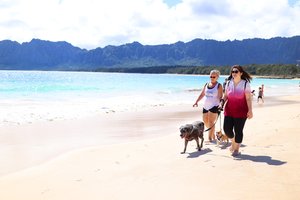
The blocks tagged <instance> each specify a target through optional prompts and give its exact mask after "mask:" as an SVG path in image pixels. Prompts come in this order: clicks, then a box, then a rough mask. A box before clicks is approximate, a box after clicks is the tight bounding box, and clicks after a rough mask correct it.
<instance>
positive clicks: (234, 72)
mask: <svg viewBox="0 0 300 200" xmlns="http://www.w3.org/2000/svg"><path fill="white" fill-rule="evenodd" d="M239 72H240V71H239V70H232V71H231V73H233V74H237V73H239Z"/></svg>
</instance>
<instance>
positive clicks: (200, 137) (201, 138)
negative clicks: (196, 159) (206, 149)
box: [200, 136, 204, 150]
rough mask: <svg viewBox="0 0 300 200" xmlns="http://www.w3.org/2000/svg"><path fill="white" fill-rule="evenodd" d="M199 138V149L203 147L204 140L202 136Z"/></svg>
mask: <svg viewBox="0 0 300 200" xmlns="http://www.w3.org/2000/svg"><path fill="white" fill-rule="evenodd" d="M200 139H201V146H200V150H201V149H202V147H203V141H204V138H203V136H202V137H200Z"/></svg>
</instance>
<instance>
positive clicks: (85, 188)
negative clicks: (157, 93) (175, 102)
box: [0, 95, 300, 200]
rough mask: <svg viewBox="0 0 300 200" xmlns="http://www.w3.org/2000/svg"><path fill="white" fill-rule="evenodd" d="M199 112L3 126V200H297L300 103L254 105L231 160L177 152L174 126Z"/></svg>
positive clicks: (184, 109)
mask: <svg viewBox="0 0 300 200" xmlns="http://www.w3.org/2000/svg"><path fill="white" fill-rule="evenodd" d="M200 108H201V107H200ZM200 108H192V106H191V105H183V106H173V107H163V106H162V107H154V108H153V109H151V110H148V111H141V112H131V113H110V114H106V115H102V116H95V117H92V118H87V119H80V120H79V119H78V120H67V121H62V122H60V121H55V122H42V123H33V124H24V125H9V126H3V127H1V129H0V132H1V133H0V146H1V148H0V149H1V158H0V199H3V200H20V199H30V200H40V199H49V200H66V199H72V200H77V199H78V200H79V199H80V200H82V199H116V200H119V199H130V200H140V199H143V200H147V199H149V200H150V199H151V200H153V199H172V200H183V199H190V200H194V199H195V200H196V199H216V200H218V199H220V200H221V199H222V200H224V199H231V200H232V199H236V200H238V199H244V200H248V199H249V200H252V199H272V200H274V199H285V200H292V199H295V200H296V199H299V196H300V187H299V184H300V172H298V169H299V166H300V157H299V156H298V154H297V152H298V150H299V148H300V143H299V140H300V135H299V128H300V124H299V123H300V95H295V96H284V97H266V98H265V103H264V104H259V105H258V104H257V103H256V101H253V112H254V118H253V119H251V120H248V121H247V122H246V126H245V129H244V141H243V145H242V148H241V155H240V156H238V157H235V158H234V157H232V156H230V153H229V150H228V147H227V146H225V145H221V146H217V145H216V144H213V143H207V142H205V143H204V146H203V149H202V150H201V151H199V152H198V151H196V145H195V142H194V141H192V142H190V143H189V144H188V147H187V152H186V153H185V154H180V152H181V151H182V150H183V140H182V139H181V138H180V137H179V129H178V128H179V127H180V125H182V124H185V123H191V122H193V121H195V120H201V119H202V116H201V111H200ZM218 127H219V124H218V123H217V129H218ZM99 132H101V133H102V134H101V135H100V134H99ZM120 132H121V133H122V134H123V136H120ZM41 133H43V134H41ZM103 133H104V134H103ZM105 133H107V134H105ZM150 133H151V134H150ZM103 137H105V141H106V142H105V143H101V140H102V139H103ZM114 137H115V138H114ZM116 137H117V139H118V142H117V143H114V142H113V141H115V139H116ZM205 140H207V133H206V134H205Z"/></svg>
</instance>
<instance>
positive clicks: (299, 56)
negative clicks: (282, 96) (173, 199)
mask: <svg viewBox="0 0 300 200" xmlns="http://www.w3.org/2000/svg"><path fill="white" fill-rule="evenodd" d="M299 61H300V36H293V37H289V38H286V37H274V38H270V39H262V38H253V39H244V40H232V41H231V40H227V41H217V40H212V39H200V38H196V39H194V40H191V41H189V42H186V43H185V42H181V41H178V42H176V43H173V44H161V45H142V44H141V43H139V42H136V41H135V42H132V43H127V44H122V45H119V46H113V45H108V46H105V47H103V48H100V47H98V48H95V49H91V50H86V49H82V48H79V47H75V46H73V45H72V44H70V43H68V42H66V41H59V42H51V41H47V40H40V39H32V40H31V41H30V42H23V43H21V44H20V43H18V42H15V41H11V40H3V41H0V69H15V70H95V69H99V68H122V67H126V68H135V67H153V66H177V65H181V66H183V65H186V66H207V65H216V66H224V65H233V64H241V65H247V64H276V63H280V64H293V63H297V62H299Z"/></svg>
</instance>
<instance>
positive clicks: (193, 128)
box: [179, 121, 204, 153]
mask: <svg viewBox="0 0 300 200" xmlns="http://www.w3.org/2000/svg"><path fill="white" fill-rule="evenodd" d="M179 130H180V137H181V138H182V139H184V149H183V152H181V153H185V151H186V147H187V144H188V142H189V141H192V140H196V143H197V149H198V151H200V150H201V148H202V146H203V141H204V138H203V131H204V123H203V122H202V121H195V122H194V123H192V124H185V125H182V126H181V127H180V128H179ZM199 138H200V139H201V145H200V144H199Z"/></svg>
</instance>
